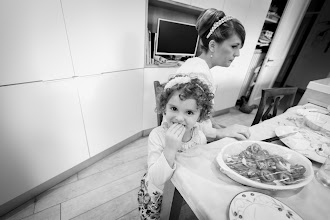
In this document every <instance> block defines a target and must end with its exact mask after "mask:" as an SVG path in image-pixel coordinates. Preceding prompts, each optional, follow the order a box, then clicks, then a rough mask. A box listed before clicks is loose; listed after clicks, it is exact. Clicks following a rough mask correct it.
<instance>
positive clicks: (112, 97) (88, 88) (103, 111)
mask: <svg viewBox="0 0 330 220" xmlns="http://www.w3.org/2000/svg"><path fill="white" fill-rule="evenodd" d="M75 80H76V81H77V85H78V91H79V96H80V101H81V108H82V113H83V117H84V122H85V126H86V135H87V141H88V145H89V149H90V154H91V156H94V155H96V154H98V153H100V152H102V151H104V150H106V149H108V148H109V147H111V146H114V145H115V144H118V143H119V142H121V141H123V140H125V139H127V138H129V137H131V136H133V135H135V134H137V133H138V132H141V131H142V100H143V69H139V70H130V71H123V72H114V73H107V74H101V75H97V76H86V77H79V78H77V79H75Z"/></svg>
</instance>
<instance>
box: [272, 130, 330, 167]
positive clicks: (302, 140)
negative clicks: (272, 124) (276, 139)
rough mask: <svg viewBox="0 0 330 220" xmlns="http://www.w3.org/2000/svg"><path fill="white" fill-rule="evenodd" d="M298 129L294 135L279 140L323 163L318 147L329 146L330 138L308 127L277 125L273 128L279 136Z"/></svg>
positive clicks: (323, 158)
mask: <svg viewBox="0 0 330 220" xmlns="http://www.w3.org/2000/svg"><path fill="white" fill-rule="evenodd" d="M293 131H298V132H297V133H296V134H294V135H290V136H288V137H285V138H281V141H282V142H283V143H284V144H285V145H287V146H288V147H289V148H291V149H292V150H295V151H297V152H299V153H301V154H303V155H305V156H306V157H308V158H309V159H311V160H313V161H316V162H319V163H324V161H325V157H324V156H323V155H322V152H320V151H319V149H320V148H323V149H325V148H330V138H328V137H325V136H322V135H321V133H319V132H315V131H313V130H311V129H308V128H297V127H293V126H278V127H277V128H275V134H276V135H277V136H281V135H284V134H287V133H292V132H293Z"/></svg>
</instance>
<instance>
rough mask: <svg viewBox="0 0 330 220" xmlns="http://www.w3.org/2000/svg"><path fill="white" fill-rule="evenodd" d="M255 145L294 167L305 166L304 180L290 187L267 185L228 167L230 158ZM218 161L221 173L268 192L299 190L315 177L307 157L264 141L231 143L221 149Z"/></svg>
mask: <svg viewBox="0 0 330 220" xmlns="http://www.w3.org/2000/svg"><path fill="white" fill-rule="evenodd" d="M255 143H256V144H258V145H260V147H261V149H263V150H267V151H268V152H269V154H271V155H278V156H282V157H283V158H284V159H286V160H287V161H288V162H289V163H290V164H292V165H295V164H299V165H303V166H304V167H305V168H306V171H305V173H304V178H303V179H302V180H301V181H299V182H297V183H293V184H290V185H269V184H266V183H261V182H257V181H254V180H251V179H249V178H247V177H244V176H242V175H240V174H238V173H237V172H235V171H234V170H233V169H231V168H230V167H228V166H227V164H226V161H227V158H228V157H230V156H233V155H238V154H240V153H241V152H242V151H243V150H246V149H247V147H248V146H250V145H252V144H255ZM216 160H217V162H218V164H219V166H220V171H221V172H223V173H224V174H226V175H227V176H228V177H230V178H231V179H233V180H235V181H236V182H239V183H241V184H243V185H247V186H251V187H255V188H259V189H268V190H292V189H297V188H300V187H303V186H305V185H307V184H308V183H309V182H310V181H311V180H312V179H313V177H314V171H313V167H312V163H311V162H310V160H308V159H307V158H306V157H305V156H303V155H302V154H300V153H297V152H295V151H293V150H291V149H289V148H286V147H284V146H280V145H277V144H272V143H267V142H262V141H238V142H234V143H230V144H228V145H226V146H225V147H223V148H222V149H221V151H220V153H219V154H218V156H217V158H216Z"/></svg>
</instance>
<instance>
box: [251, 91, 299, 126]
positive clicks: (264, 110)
mask: <svg viewBox="0 0 330 220" xmlns="http://www.w3.org/2000/svg"><path fill="white" fill-rule="evenodd" d="M297 89H298V88H297V87H288V88H271V89H263V90H262V94H261V101H260V104H259V107H258V111H257V114H256V116H255V118H254V120H253V122H252V125H255V124H258V123H259V122H260V121H264V120H267V119H269V118H273V117H275V116H276V115H277V112H278V110H279V109H280V110H281V111H282V110H283V112H285V111H286V110H287V109H288V108H290V107H292V105H293V102H294V98H295V96H296V93H297ZM279 107H280V108H279Z"/></svg>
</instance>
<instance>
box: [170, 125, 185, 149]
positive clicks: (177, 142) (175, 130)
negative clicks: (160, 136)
mask: <svg viewBox="0 0 330 220" xmlns="http://www.w3.org/2000/svg"><path fill="white" fill-rule="evenodd" d="M185 131H186V128H185V126H183V125H182V124H178V123H175V124H173V125H171V126H170V127H169V128H168V130H167V132H166V134H165V148H168V149H171V150H173V151H175V152H177V151H178V150H179V148H180V147H181V145H182V138H183V135H184V133H185Z"/></svg>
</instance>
